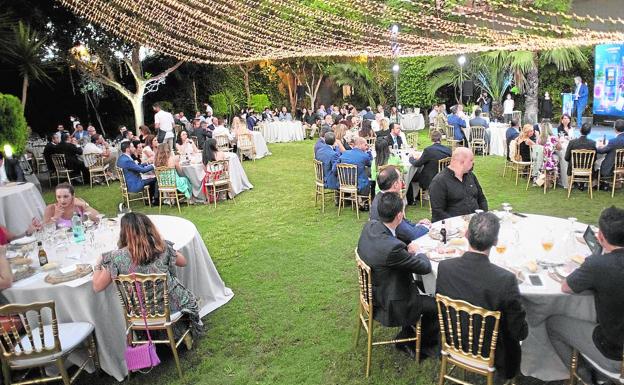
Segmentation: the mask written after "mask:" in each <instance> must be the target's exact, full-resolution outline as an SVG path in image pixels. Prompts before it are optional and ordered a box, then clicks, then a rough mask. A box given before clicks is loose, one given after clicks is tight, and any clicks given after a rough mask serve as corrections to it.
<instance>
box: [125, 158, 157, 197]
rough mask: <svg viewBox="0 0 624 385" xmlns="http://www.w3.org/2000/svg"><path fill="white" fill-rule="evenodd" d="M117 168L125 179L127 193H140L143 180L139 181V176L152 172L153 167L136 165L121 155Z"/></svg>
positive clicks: (130, 159)
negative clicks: (121, 171)
mask: <svg viewBox="0 0 624 385" xmlns="http://www.w3.org/2000/svg"><path fill="white" fill-rule="evenodd" d="M117 167H119V168H121V169H123V173H124V177H125V178H126V185H127V186H128V191H129V192H140V191H143V186H145V184H144V183H143V179H141V174H144V173H146V172H150V171H152V170H154V166H153V165H151V164H149V165H145V166H144V165H142V164H136V163H134V161H133V160H132V158H130V157H129V156H128V155H126V154H121V155H120V156H119V158H118V159H117Z"/></svg>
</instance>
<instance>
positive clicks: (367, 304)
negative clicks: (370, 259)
mask: <svg viewBox="0 0 624 385" xmlns="http://www.w3.org/2000/svg"><path fill="white" fill-rule="evenodd" d="M355 263H356V264H357V272H358V284H359V289H360V295H359V298H360V304H361V305H362V308H363V309H364V310H365V311H366V312H367V313H369V314H370V313H371V311H372V309H373V276H372V273H371V268H370V267H369V266H368V265H367V264H366V262H364V261H362V259H361V258H360V255H359V254H358V252H357V250H355Z"/></svg>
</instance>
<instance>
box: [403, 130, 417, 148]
mask: <svg viewBox="0 0 624 385" xmlns="http://www.w3.org/2000/svg"><path fill="white" fill-rule="evenodd" d="M405 139H406V140H407V145H408V146H410V147H412V148H418V133H417V132H408V133H407V135H405Z"/></svg>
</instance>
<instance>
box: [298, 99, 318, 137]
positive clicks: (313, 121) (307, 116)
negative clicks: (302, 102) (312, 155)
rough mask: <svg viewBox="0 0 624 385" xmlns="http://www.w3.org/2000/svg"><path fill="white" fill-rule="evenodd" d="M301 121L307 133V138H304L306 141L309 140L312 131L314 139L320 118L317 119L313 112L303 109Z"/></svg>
mask: <svg viewBox="0 0 624 385" xmlns="http://www.w3.org/2000/svg"><path fill="white" fill-rule="evenodd" d="M301 121H302V122H303V126H304V128H305V132H306V136H305V137H304V139H306V138H307V133H308V131H310V138H313V137H314V134H316V130H317V127H318V126H317V121H318V118H317V117H316V114H313V113H312V111H310V110H308V109H307V108H305V107H303V109H302V110H301Z"/></svg>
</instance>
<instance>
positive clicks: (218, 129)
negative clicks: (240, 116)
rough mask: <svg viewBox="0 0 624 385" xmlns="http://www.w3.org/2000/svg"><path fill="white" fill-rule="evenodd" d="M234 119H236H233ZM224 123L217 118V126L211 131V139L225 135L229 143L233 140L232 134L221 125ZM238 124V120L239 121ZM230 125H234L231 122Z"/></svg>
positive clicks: (221, 119)
mask: <svg viewBox="0 0 624 385" xmlns="http://www.w3.org/2000/svg"><path fill="white" fill-rule="evenodd" d="M234 119H236V118H234ZM224 122H225V121H224V120H223V118H219V119H218V120H217V123H218V124H217V126H216V127H215V129H214V131H212V137H213V138H214V137H215V136H219V135H225V136H227V137H228V139H229V140H230V142H231V141H233V140H234V138H235V137H234V134H233V133H231V132H230V130H228V129H227V127H225V126H224V125H223V123H224ZM239 122H240V120H239ZM232 123H234V121H232ZM241 131H242V130H241Z"/></svg>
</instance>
